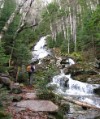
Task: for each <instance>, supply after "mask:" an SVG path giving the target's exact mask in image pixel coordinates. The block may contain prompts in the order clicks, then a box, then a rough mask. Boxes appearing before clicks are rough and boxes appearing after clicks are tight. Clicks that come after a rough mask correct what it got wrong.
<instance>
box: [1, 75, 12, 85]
mask: <svg viewBox="0 0 100 119" xmlns="http://www.w3.org/2000/svg"><path fill="white" fill-rule="evenodd" d="M0 83H1V84H4V85H6V86H8V87H10V85H11V83H12V81H11V80H10V78H9V76H8V75H6V74H0Z"/></svg>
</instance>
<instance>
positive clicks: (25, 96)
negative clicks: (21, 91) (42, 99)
mask: <svg viewBox="0 0 100 119" xmlns="http://www.w3.org/2000/svg"><path fill="white" fill-rule="evenodd" d="M23 97H24V99H36V98H37V96H36V93H26V94H25V95H24V96H23Z"/></svg>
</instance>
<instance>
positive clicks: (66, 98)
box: [53, 92, 100, 110]
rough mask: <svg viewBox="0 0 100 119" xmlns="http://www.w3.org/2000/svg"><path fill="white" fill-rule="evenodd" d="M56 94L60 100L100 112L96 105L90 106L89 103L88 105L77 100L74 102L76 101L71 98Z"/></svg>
mask: <svg viewBox="0 0 100 119" xmlns="http://www.w3.org/2000/svg"><path fill="white" fill-rule="evenodd" d="M53 93H54V92H53ZM54 94H55V95H57V96H58V97H59V98H62V99H63V100H66V101H68V102H70V103H73V104H77V105H79V106H82V107H87V108H92V109H98V110H100V108H99V107H96V106H95V105H92V104H89V103H86V102H82V101H77V100H74V99H72V98H70V97H63V96H61V95H58V94H57V93H54Z"/></svg>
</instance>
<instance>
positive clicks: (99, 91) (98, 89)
mask: <svg viewBox="0 0 100 119" xmlns="http://www.w3.org/2000/svg"><path fill="white" fill-rule="evenodd" d="M93 92H94V93H95V94H97V95H99V96H100V87H99V88H96V89H94V90H93Z"/></svg>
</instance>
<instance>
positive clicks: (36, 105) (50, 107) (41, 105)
mask: <svg viewBox="0 0 100 119" xmlns="http://www.w3.org/2000/svg"><path fill="white" fill-rule="evenodd" d="M15 106H16V107H19V108H25V109H29V110H31V111H34V112H55V111H57V110H58V106H57V105H55V104H54V103H53V102H51V101H47V100H25V101H21V102H18V103H16V105H15Z"/></svg>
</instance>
